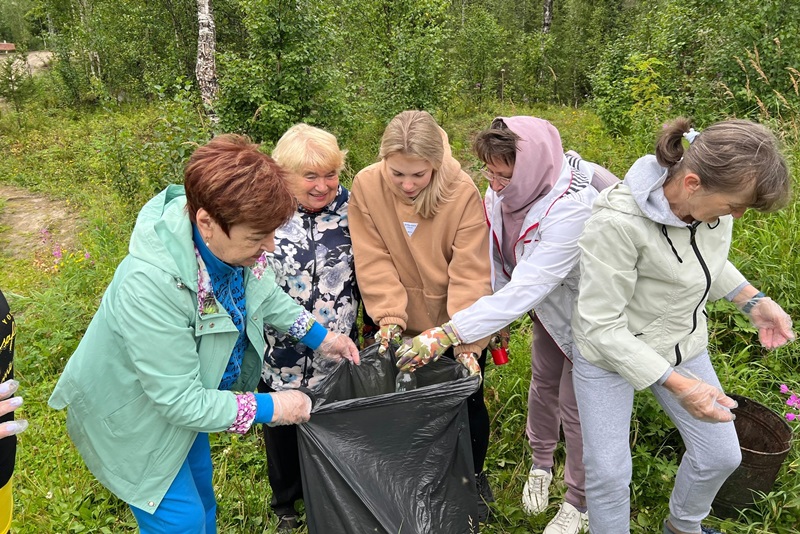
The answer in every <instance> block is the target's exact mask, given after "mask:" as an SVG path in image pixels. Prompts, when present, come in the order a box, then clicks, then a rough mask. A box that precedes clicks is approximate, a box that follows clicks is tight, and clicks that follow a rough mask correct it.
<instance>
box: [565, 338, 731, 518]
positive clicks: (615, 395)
mask: <svg viewBox="0 0 800 534" xmlns="http://www.w3.org/2000/svg"><path fill="white" fill-rule="evenodd" d="M572 363H573V366H574V367H573V372H572V374H573V380H574V383H575V396H576V398H577V400H578V410H579V412H580V418H581V429H582V430H583V462H584V464H585V466H586V501H587V504H588V506H589V530H590V532H592V533H593V534H628V533H629V532H630V483H631V474H632V461H631V450H630V421H631V415H632V411H633V393H634V389H633V386H631V385H630V384H629V383H628V382H627V381H626V380H625V379H624V378H622V377H621V376H620V375H618V374H617V373H613V372H610V371H606V370H605V369H601V368H600V367H597V366H595V365H592V364H591V363H589V362H587V361H586V360H585V359H584V358H583V356H581V355H580V354H578V353H574V354H573V362H572ZM681 369H687V370H689V371H691V372H692V373H694V374H695V375H697V376H698V377H699V378H702V379H703V380H705V381H706V382H708V383H709V384H713V385H714V386H717V387H719V388H720V389H721V386H720V383H719V380H718V379H717V375H716V373H715V372H714V368H713V367H712V366H711V360H710V359H709V356H708V352H704V353H703V354H701V355H699V356H697V357H695V358H693V359H691V360H690V361H688V362H686V363H683V364H682V365H681ZM650 391H652V392H653V395H655V397H656V400H657V401H658V403H659V404H660V405H661V407H662V408H663V409H664V411H665V412H666V413H667V415H668V416H669V418H670V419H672V422H673V423H675V426H676V427H677V429H678V431H679V432H680V435H681V438H682V439H683V442H684V444H685V445H686V453H685V454H684V455H683V458H682V460H681V463H680V467H679V468H678V474H677V475H676V477H675V486H674V487H673V489H672V496H671V497H670V500H669V510H670V521H671V523H672V525H673V526H674V527H675V528H677V529H679V530H681V531H684V532H700V521H701V520H702V519H703V518H705V517H706V516H707V515H708V513H709V511H710V509H711V502H712V501H713V500H714V497H715V496H716V494H717V491H719V488H720V487H721V486H722V483H723V482H725V480H726V479H727V478H728V476H729V475H730V474H731V473H732V472H733V471H734V470H735V469H736V467H737V466H738V465H739V462H741V459H742V456H741V451H740V449H739V440H738V438H737V437H736V430H735V428H734V426H733V423H704V422H702V421H699V420H697V419H695V418H694V417H692V416H691V415H689V413H688V412H686V410H684V409H683V407H682V406H681V405H680V404H679V403H678V401H677V400H675V399H674V398H673V397H672V395H671V394H670V393H669V391H667V389H666V388H664V387H663V386H659V385H658V384H653V385H652V386H650Z"/></svg>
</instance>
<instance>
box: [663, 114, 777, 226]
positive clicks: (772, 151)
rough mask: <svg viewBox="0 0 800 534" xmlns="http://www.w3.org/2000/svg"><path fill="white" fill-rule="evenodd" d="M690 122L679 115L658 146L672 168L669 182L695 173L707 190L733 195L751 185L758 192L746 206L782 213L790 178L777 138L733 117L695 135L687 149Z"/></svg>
mask: <svg viewBox="0 0 800 534" xmlns="http://www.w3.org/2000/svg"><path fill="white" fill-rule="evenodd" d="M690 129H691V122H690V121H689V119H686V118H683V117H680V118H678V119H675V120H674V121H672V122H671V123H669V124H667V125H666V126H665V127H664V130H663V131H662V132H661V136H660V137H659V139H658V143H657V144H656V159H657V160H658V163H659V165H661V166H662V167H666V168H667V169H669V170H668V175H667V181H669V180H672V179H673V178H674V177H676V176H684V175H685V174H686V173H688V172H695V173H697V175H698V176H699V177H700V183H701V185H702V186H703V187H704V188H705V189H707V190H708V191H713V192H721V193H733V192H736V191H741V190H742V188H743V187H745V186H746V185H748V184H749V183H753V184H754V186H755V190H754V193H753V199H752V201H751V202H750V205H749V206H748V207H750V208H753V209H756V210H758V211H774V210H778V209H780V208H782V207H784V206H786V204H788V203H789V201H790V200H791V177H790V176H789V168H788V166H787V164H786V160H785V159H784V157H783V155H782V154H781V151H780V147H779V146H778V139H777V138H776V137H775V135H774V134H773V133H772V132H771V131H769V129H768V128H766V127H765V126H762V125H761V124H757V123H755V122H751V121H747V120H741V119H732V120H727V121H722V122H718V123H716V124H713V125H711V126H709V127H708V128H706V129H705V130H702V131H701V132H700V133H699V134H697V135H696V136H695V137H694V139H693V141H692V142H691V144H689V146H688V147H687V148H684V145H683V139H684V134H685V133H689V130H690Z"/></svg>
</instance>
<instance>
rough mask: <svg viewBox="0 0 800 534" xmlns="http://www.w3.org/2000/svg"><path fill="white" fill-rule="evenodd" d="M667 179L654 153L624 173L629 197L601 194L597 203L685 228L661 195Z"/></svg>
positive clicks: (665, 171) (640, 159)
mask: <svg viewBox="0 0 800 534" xmlns="http://www.w3.org/2000/svg"><path fill="white" fill-rule="evenodd" d="M666 180H667V169H666V168H665V167H662V166H661V165H659V164H658V161H657V160H656V157H655V156H654V155H652V154H651V155H647V156H644V157H641V158H639V159H638V160H636V162H635V163H634V164H633V166H632V167H631V168H630V170H629V171H628V173H627V174H626V175H625V179H624V180H623V182H622V183H623V185H626V186H627V187H628V189H629V190H630V197H629V198H628V199H625V198H620V197H621V196H620V195H606V194H604V195H601V196H600V198H599V199H598V203H599V204H598V205H604V206H606V207H610V208H612V209H616V210H618V211H622V212H625V213H629V214H631V215H638V216H640V217H647V218H648V219H650V220H652V221H654V222H657V223H659V224H664V225H666V226H677V227H680V228H685V227H686V226H687V224H686V223H685V222H683V221H682V220H680V219H679V218H678V216H677V215H675V213H673V211H672V209H671V208H670V206H669V201H668V200H667V197H666V196H664V182H665V181H666Z"/></svg>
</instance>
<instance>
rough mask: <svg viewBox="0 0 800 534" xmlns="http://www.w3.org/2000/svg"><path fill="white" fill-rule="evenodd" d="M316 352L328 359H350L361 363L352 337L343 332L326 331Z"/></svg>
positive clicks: (355, 362)
mask: <svg viewBox="0 0 800 534" xmlns="http://www.w3.org/2000/svg"><path fill="white" fill-rule="evenodd" d="M317 353H319V354H320V355H321V356H322V357H323V358H328V359H329V360H334V361H338V360H341V359H345V360H350V361H351V362H353V363H354V364H356V365H358V364H360V363H361V358H360V356H359V355H358V347H356V344H355V343H353V340H352V339H350V338H349V337H347V336H346V335H344V334H337V333H335V332H328V334H327V335H326V336H325V339H323V340H322V343H320V345H319V348H318V349H317Z"/></svg>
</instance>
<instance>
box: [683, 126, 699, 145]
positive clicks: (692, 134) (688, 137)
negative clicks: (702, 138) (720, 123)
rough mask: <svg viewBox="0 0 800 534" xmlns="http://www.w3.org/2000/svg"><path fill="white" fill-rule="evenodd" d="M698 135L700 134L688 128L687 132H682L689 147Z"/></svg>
mask: <svg viewBox="0 0 800 534" xmlns="http://www.w3.org/2000/svg"><path fill="white" fill-rule="evenodd" d="M698 135H700V132H698V131H697V130H695V129H694V128H689V131H688V132H683V136H684V137H685V138H686V140H687V141H689V144H690V145H691V144H692V143H694V140H695V139H697V136H698Z"/></svg>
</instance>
